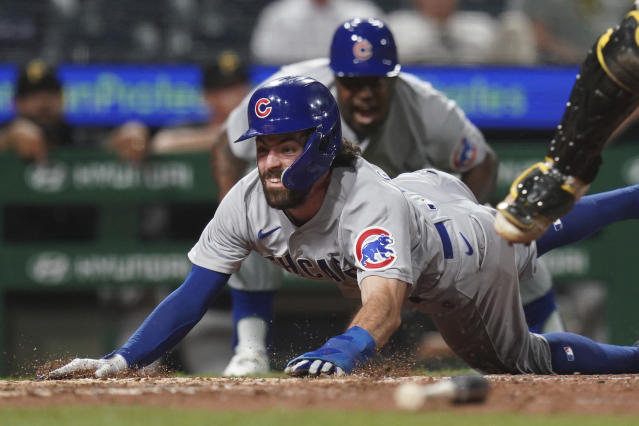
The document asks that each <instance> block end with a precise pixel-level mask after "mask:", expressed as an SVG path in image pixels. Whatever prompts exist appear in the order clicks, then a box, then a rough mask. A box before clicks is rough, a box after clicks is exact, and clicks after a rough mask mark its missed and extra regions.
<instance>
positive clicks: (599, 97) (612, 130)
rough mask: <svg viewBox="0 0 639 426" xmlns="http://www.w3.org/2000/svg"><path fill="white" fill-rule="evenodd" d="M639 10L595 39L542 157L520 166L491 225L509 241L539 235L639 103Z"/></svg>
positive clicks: (587, 179)
mask: <svg viewBox="0 0 639 426" xmlns="http://www.w3.org/2000/svg"><path fill="white" fill-rule="evenodd" d="M638 76H639V11H637V10H633V11H631V12H630V13H628V14H627V15H626V17H625V18H624V19H623V21H622V22H621V24H620V25H619V26H617V27H616V28H615V29H612V28H610V29H608V30H607V31H606V32H605V33H604V34H603V35H602V36H601V37H600V38H599V39H598V40H597V41H596V43H595V44H594V46H593V47H592V49H591V50H590V51H589V52H588V55H587V56H586V59H585V60H584V62H583V64H582V66H581V70H580V71H579V74H578V75H577V79H576V81H575V85H574V86H573V88H572V92H571V93H570V98H569V100H568V103H567V104H566V110H565V111H564V116H563V118H562V120H561V124H560V125H559V126H558V127H557V131H556V133H555V136H554V137H553V139H552V140H551V142H550V146H549V148H548V153H547V154H546V159H545V161H544V162H542V163H537V164H535V165H534V166H532V167H530V168H529V169H528V170H526V171H524V172H523V173H522V174H521V175H520V176H519V177H518V178H517V179H516V180H515V181H514V182H513V184H512V186H511V189H510V193H509V194H508V196H507V198H506V199H505V200H504V201H503V202H501V203H499V205H498V206H497V209H498V211H499V215H498V216H497V219H496V221H495V229H496V230H497V232H498V233H499V234H500V235H501V236H503V237H504V238H506V239H508V240H510V241H513V242H529V241H532V240H534V239H536V238H538V237H539V236H540V235H542V234H543V233H544V232H545V230H546V229H547V228H548V226H549V225H550V224H551V223H552V222H553V221H554V220H556V219H557V218H559V217H561V216H563V215H565V214H566V213H567V212H568V211H570V209H571V208H572V206H573V205H574V203H575V201H576V200H579V198H580V197H581V196H582V195H583V194H584V193H586V192H587V190H588V186H589V185H590V183H591V182H592V181H593V180H594V179H595V176H596V175H597V172H598V171H599V166H600V165H601V162H602V160H601V151H602V150H603V149H604V147H605V146H606V144H607V143H608V142H610V141H611V140H612V139H613V138H614V137H615V136H616V135H618V134H619V133H621V131H622V130H623V129H624V128H625V127H626V126H627V125H628V124H629V123H630V122H631V121H632V120H633V119H634V118H635V117H636V111H637V107H639V77H638Z"/></svg>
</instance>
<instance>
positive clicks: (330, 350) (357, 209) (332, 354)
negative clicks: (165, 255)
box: [50, 77, 639, 378]
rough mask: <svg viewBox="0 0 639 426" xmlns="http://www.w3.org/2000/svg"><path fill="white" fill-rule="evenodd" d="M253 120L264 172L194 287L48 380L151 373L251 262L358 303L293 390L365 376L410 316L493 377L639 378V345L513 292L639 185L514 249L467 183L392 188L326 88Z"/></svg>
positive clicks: (250, 180)
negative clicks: (109, 346)
mask: <svg viewBox="0 0 639 426" xmlns="http://www.w3.org/2000/svg"><path fill="white" fill-rule="evenodd" d="M247 116H248V126H247V127H248V129H247V130H246V131H245V132H244V133H243V134H242V135H241V136H240V137H239V138H238V142H239V141H244V140H246V139H251V138H255V140H256V142H255V145H256V148H257V153H256V159H257V168H256V169H255V170H253V171H252V172H251V173H249V174H248V175H247V176H246V177H244V178H243V179H242V180H241V181H240V182H239V183H238V184H237V185H235V186H234V187H233V188H232V189H231V191H230V192H229V193H228V195H227V196H226V197H225V198H224V200H223V201H222V203H221V204H220V206H219V208H218V210H217V211H216V213H215V216H214V217H213V219H212V220H211V222H210V223H209V224H208V225H207V227H206V228H205V229H204V232H203V233H202V236H201V237H200V240H199V241H198V242H197V244H196V245H195V246H194V247H193V249H192V250H191V251H190V252H189V258H190V259H191V261H192V262H193V263H194V266H193V269H192V271H191V273H190V274H189V276H188V277H187V278H186V280H185V282H184V283H183V284H182V285H181V286H180V287H179V288H178V289H177V290H175V291H174V292H173V293H172V294H171V295H169V296H168V297H167V298H166V299H165V300H164V301H163V302H162V303H161V304H160V305H159V306H158V307H157V308H156V309H155V310H154V311H153V312H152V313H151V314H150V315H149V317H148V318H147V319H146V320H145V321H144V322H143V324H142V325H141V326H140V328H139V329H138V330H137V331H136V332H135V333H134V334H133V336H131V338H130V339H129V340H128V341H127V342H126V343H125V344H124V346H122V347H121V348H120V349H118V350H117V351H114V352H113V353H111V354H109V355H107V356H106V357H105V358H103V359H100V360H96V359H76V360H73V361H72V362H70V363H69V364H67V365H65V366H63V367H61V368H59V369H57V370H54V371H52V372H51V373H50V377H52V378H60V377H65V376H67V375H68V374H70V373H75V372H77V371H79V370H89V371H90V372H91V373H93V374H95V376H97V377H105V376H108V375H112V374H114V373H116V372H118V371H121V370H123V369H126V368H137V367H140V366H144V365H146V364H148V363H150V362H152V361H153V360H155V359H156V358H158V357H159V356H160V355H161V354H162V353H164V352H165V351H167V350H168V349H170V348H171V347H172V346H173V345H175V344H176V343H177V342H178V341H179V340H180V339H181V338H182V337H183V336H184V335H185V334H186V333H187V332H188V331H189V330H190V329H191V327H193V325H194V324H195V323H197V322H198V320H199V319H200V318H201V317H202V315H203V314H204V312H205V310H206V308H207V306H208V305H209V303H210V302H211V300H212V299H213V298H214V297H215V295H216V294H217V293H218V292H219V290H220V289H221V288H222V287H223V286H224V284H225V283H226V282H227V280H228V279H229V277H230V274H232V273H233V272H235V271H237V269H238V268H239V266H240V265H241V263H242V262H243V261H244V260H245V259H246V258H247V256H248V255H249V253H251V252H255V253H258V254H259V255H260V256H262V257H265V258H267V259H269V260H270V261H271V262H272V263H273V264H275V265H277V266H278V267H280V268H283V269H286V270H288V271H291V272H292V273H295V274H297V275H299V276H301V277H305V278H309V279H318V280H331V281H333V282H335V283H336V284H337V285H338V286H339V287H340V288H341V289H342V290H343V292H344V293H346V294H352V295H357V296H358V297H360V298H361V301H362V307H361V309H360V310H359V311H358V312H357V314H356V315H355V317H354V319H353V320H352V322H351V324H350V326H349V328H348V329H347V330H346V332H345V333H343V334H341V335H339V336H335V337H333V338H331V339H329V340H328V341H327V342H326V344H324V345H323V346H322V347H321V348H319V349H317V350H314V351H311V352H307V353H305V354H303V355H301V356H299V357H297V358H295V359H293V360H292V361H290V362H289V363H288V366H287V367H286V370H285V372H286V373H287V374H289V375H292V376H306V375H320V374H327V375H330V374H345V373H350V372H352V371H353V370H354V369H356V368H357V367H360V366H362V365H364V364H366V362H367V361H368V360H369V359H370V358H371V357H372V356H373V355H374V354H375V351H376V350H377V349H379V348H380V347H382V346H383V345H384V343H385V342H386V341H387V340H388V338H389V337H390V335H391V334H392V333H393V332H394V331H395V330H396V329H397V327H398V326H399V325H400V322H401V315H400V312H401V308H402V306H407V307H410V308H413V309H417V310H419V311H422V312H425V313H428V314H430V315H431V316H432V318H433V321H434V322H435V324H436V325H437V327H438V328H439V330H440V332H441V333H442V335H443V337H444V339H445V340H446V342H447V343H448V344H449V345H450V347H451V348H452V349H453V350H454V351H455V352H456V353H457V355H459V356H460V357H461V358H462V359H464V360H465V361H466V362H467V363H468V364H469V365H470V366H472V367H474V368H476V369H479V370H482V371H485V372H495V373H538V374H552V373H557V374H570V373H574V372H581V373H584V374H595V373H636V372H639V350H638V349H637V348H636V347H634V346H613V345H605V344H600V343H596V342H594V341H592V340H590V339H587V338H585V337H582V336H579V335H576V334H571V333H563V332H561V333H548V334H535V333H531V332H529V330H528V327H527V325H526V321H525V318H524V313H523V309H522V307H521V302H520V299H519V292H518V288H517V287H518V281H519V279H520V278H523V277H526V276H529V275H530V274H531V273H532V271H533V270H534V268H535V264H536V261H537V258H538V256H541V255H543V254H544V253H546V252H547V251H549V250H551V249H553V248H555V247H559V246H561V245H563V244H566V243H567V242H569V241H571V240H575V239H579V238H582V237H583V236H585V235H586V234H590V233H592V232H596V231H597V230H598V229H600V228H601V227H602V226H604V225H606V224H607V223H609V222H612V221H615V220H620V219H628V218H637V216H638V215H639V209H637V203H638V202H639V198H638V197H639V195H638V194H639V188H638V187H632V188H626V189H623V190H618V191H613V192H610V193H603V194H599V195H596V196H593V197H584V199H583V200H582V201H581V202H579V203H578V204H577V206H576V207H575V209H574V210H573V212H571V214H570V215H568V216H566V218H564V221H563V222H564V227H563V228H562V229H561V230H558V231H555V230H553V231H552V234H548V236H546V235H544V236H542V237H541V238H540V239H539V240H538V241H537V242H533V243H532V244H529V245H523V244H515V245H512V244H509V243H508V242H507V241H506V240H504V239H502V238H501V237H499V236H498V235H497V233H496V232H495V231H494V229H493V219H494V215H495V210H494V209H492V208H490V207H485V206H482V205H480V204H478V203H477V200H476V198H475V197H474V195H473V194H472V192H471V191H470V190H469V189H468V187H467V186H466V185H464V184H463V183H462V182H461V181H460V180H459V179H457V178H455V177H453V176H451V175H448V174H446V173H445V172H441V171H437V170H434V169H424V170H420V171H417V172H413V173H404V174H401V175H399V176H398V177H396V178H395V179H389V178H388V176H387V175H386V174H385V173H384V172H383V171H382V170H381V169H379V168H378V167H376V166H374V165H372V164H371V163H369V162H367V161H366V160H364V159H363V158H361V156H360V155H359V150H358V149H357V148H356V147H355V146H354V145H352V144H351V143H349V142H347V141H343V140H342V132H341V123H340V115H339V111H338V106H337V103H336V101H335V99H334V98H333V96H332V95H331V93H330V91H329V90H328V89H327V88H326V87H325V86H323V85H322V84H321V83H319V82H317V81H316V80H313V79H311V78H307V77H284V78H281V79H277V80H274V81H272V82H270V83H268V84H266V85H264V86H262V87H261V88H259V89H258V90H257V91H255V93H254V94H253V96H252V97H251V100H250V102H249V105H248V108H247ZM241 143H250V142H241ZM602 206H605V208H602ZM611 207H613V208H611ZM564 229H566V230H570V232H568V233H567V234H565V233H564V232H563V230H564ZM260 236H261V238H260Z"/></svg>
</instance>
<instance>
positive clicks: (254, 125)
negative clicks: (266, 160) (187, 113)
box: [235, 77, 342, 190]
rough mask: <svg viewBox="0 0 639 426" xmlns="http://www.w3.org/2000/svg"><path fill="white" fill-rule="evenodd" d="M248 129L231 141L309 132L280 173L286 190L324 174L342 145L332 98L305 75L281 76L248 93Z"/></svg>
mask: <svg viewBox="0 0 639 426" xmlns="http://www.w3.org/2000/svg"><path fill="white" fill-rule="evenodd" d="M247 113H248V122H249V129H248V130H247V131H246V132H244V134H243V135H242V136H240V137H239V138H238V139H237V140H236V141H235V142H239V141H242V140H245V139H249V138H253V137H256V136H260V135H272V134H279V133H292V132H297V131H301V130H310V129H312V130H313V132H312V133H311V135H310V136H309V137H308V139H307V141H306V145H305V147H304V151H303V152H302V154H300V156H299V157H298V158H297V159H296V160H295V161H294V162H293V164H291V165H290V166H289V167H288V168H287V169H286V170H284V172H283V173H282V184H283V185H284V186H285V187H286V188H288V189H294V190H304V189H308V188H310V187H311V186H313V184H314V183H315V182H316V181H317V179H319V178H320V177H321V176H322V175H323V174H324V173H326V172H327V171H328V170H329V168H330V167H331V164H332V163H333V160H334V159H335V156H336V155H337V152H338V151H339V148H340V146H341V144H342V127H341V121H340V115H339V109H338V108H337V102H336V101H335V98H334V97H333V95H332V94H331V92H330V91H329V90H328V88H327V87H326V86H324V85H323V84H322V83H320V82H319V81H317V80H314V79H312V78H309V77H282V78H278V79H275V80H272V81H269V82H267V83H266V84H264V85H263V86H261V87H260V88H258V89H257V90H256V91H255V93H253V95H252V96H251V100H250V101H249V105H248V111H247Z"/></svg>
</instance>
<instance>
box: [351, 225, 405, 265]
mask: <svg viewBox="0 0 639 426" xmlns="http://www.w3.org/2000/svg"><path fill="white" fill-rule="evenodd" d="M393 244H395V240H394V239H393V236H392V235H391V233H390V232H388V231H387V230H386V229H384V228H382V227H377V226H374V227H370V228H366V229H364V230H363V231H362V232H360V233H359V235H358V236H357V238H356V239H355V247H354V249H355V258H356V259H357V262H358V263H359V265H360V266H361V267H362V268H364V269H368V270H382V269H385V268H388V267H389V266H391V265H392V264H393V263H395V259H397V256H396V254H395V250H393V248H392V246H393Z"/></svg>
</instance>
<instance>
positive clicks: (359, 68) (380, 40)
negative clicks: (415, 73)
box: [331, 18, 401, 77]
mask: <svg viewBox="0 0 639 426" xmlns="http://www.w3.org/2000/svg"><path fill="white" fill-rule="evenodd" d="M331 68H332V69H333V72H335V74H336V75H337V76H338V77H355V76H381V77H384V76H385V77H395V76H396V75H397V74H399V70H400V68H401V66H400V64H399V63H398V61H397V47H396V46H395V39H393V34H392V33H391V32H390V30H389V29H388V27H387V26H386V24H384V23H383V22H382V21H380V20H379V19H375V18H369V19H359V18H355V19H351V20H349V21H346V22H344V23H343V24H342V25H341V26H340V27H339V28H338V29H337V31H335V34H334V35H333V42H332V43H331Z"/></svg>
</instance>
